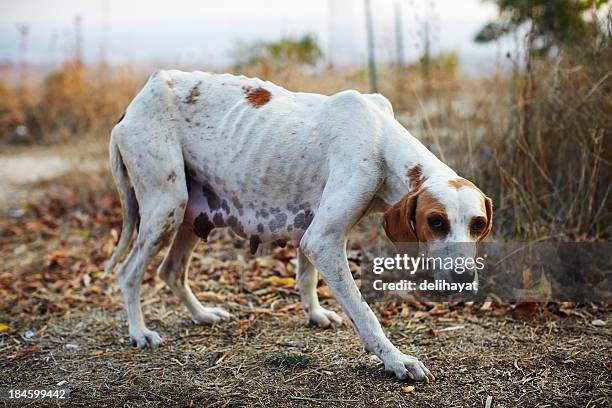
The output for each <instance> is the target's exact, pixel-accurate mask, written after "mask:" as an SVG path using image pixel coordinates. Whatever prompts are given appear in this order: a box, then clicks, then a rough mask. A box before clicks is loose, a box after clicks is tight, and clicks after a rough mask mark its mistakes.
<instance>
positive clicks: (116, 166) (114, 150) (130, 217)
mask: <svg viewBox="0 0 612 408" xmlns="http://www.w3.org/2000/svg"><path fill="white" fill-rule="evenodd" d="M109 153H110V164H111V173H112V175H113V179H114V180H115V184H116V186H117V191H118V192H119V200H120V201H121V212H122V215H123V226H122V228H121V237H120V238H119V243H118V244H117V247H116V248H115V251H114V252H113V255H112V256H111V258H110V260H109V261H108V262H107V263H106V266H105V268H104V276H106V275H108V274H109V273H110V272H112V270H113V269H114V267H115V265H116V264H117V262H119V260H120V259H121V258H122V257H123V255H125V253H126V251H127V250H128V248H129V245H130V242H131V241H132V235H133V234H134V227H136V224H137V223H138V222H139V220H138V218H139V217H138V201H136V194H135V193H134V189H133V188H132V187H131V186H130V177H129V175H128V173H127V169H126V168H125V164H124V163H123V158H122V157H121V152H120V151H119V146H117V143H116V142H115V140H114V138H113V136H112V135H111V140H110V144H109Z"/></svg>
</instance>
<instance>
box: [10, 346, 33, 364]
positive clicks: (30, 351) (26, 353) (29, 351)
mask: <svg viewBox="0 0 612 408" xmlns="http://www.w3.org/2000/svg"><path fill="white" fill-rule="evenodd" d="M39 351H40V349H39V348H38V347H32V348H29V349H27V350H25V351H22V352H21V353H19V354H16V355H14V356H13V357H11V358H10V359H9V360H10V361H17V360H21V359H22V358H26V357H28V356H30V355H32V354H34V353H38V352H39Z"/></svg>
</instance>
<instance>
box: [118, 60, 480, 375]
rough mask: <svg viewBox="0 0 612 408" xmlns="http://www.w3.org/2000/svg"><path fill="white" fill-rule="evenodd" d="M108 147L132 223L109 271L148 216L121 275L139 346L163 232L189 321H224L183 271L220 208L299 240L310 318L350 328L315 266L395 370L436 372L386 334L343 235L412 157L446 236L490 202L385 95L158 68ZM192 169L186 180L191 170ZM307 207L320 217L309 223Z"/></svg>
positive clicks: (271, 236)
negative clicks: (465, 183)
mask: <svg viewBox="0 0 612 408" xmlns="http://www.w3.org/2000/svg"><path fill="white" fill-rule="evenodd" d="M260 88H261V89H264V90H265V91H267V92H269V93H270V96H271V99H270V100H269V101H268V102H266V103H264V104H262V105H261V106H257V107H255V106H252V105H251V104H250V103H249V102H248V100H247V98H246V96H247V95H248V94H249V92H252V91H253V90H254V89H260ZM110 151H111V162H112V165H113V174H114V176H115V179H116V181H117V184H118V187H119V190H120V196H121V199H122V204H123V208H124V217H127V218H128V219H126V220H124V230H123V233H122V240H121V242H120V243H119V245H118V249H117V251H116V253H115V254H114V255H113V258H112V259H111V261H110V262H109V265H108V269H109V270H110V269H111V268H112V267H113V265H114V263H115V262H116V261H117V259H118V258H119V257H121V256H122V255H123V254H124V253H125V252H126V250H127V247H128V245H129V240H130V237H131V233H132V230H133V227H134V224H135V220H134V214H135V213H136V211H135V209H134V207H135V205H136V203H137V205H138V207H139V213H140V217H141V222H140V230H139V233H138V235H137V238H136V243H135V246H134V248H133V249H132V251H131V252H130V253H129V255H128V256H127V257H126V259H125V261H124V262H123V264H122V265H121V267H120V270H119V278H120V282H121V285H122V288H123V292H124V296H125V302H126V308H127V312H128V321H129V327H130V335H131V337H132V339H133V341H134V342H135V343H136V344H137V345H138V346H147V345H149V346H152V347H156V346H158V345H159V344H160V343H161V341H162V340H161V338H160V337H159V336H158V335H157V334H156V333H155V332H152V331H150V330H148V329H147V328H146V327H145V324H144V319H143V316H142V311H141V308H140V299H139V288H140V282H141V278H142V274H143V272H144V270H145V269H146V265H147V264H148V263H149V261H150V260H151V258H152V257H153V256H154V255H155V253H156V252H157V251H158V250H159V249H160V247H161V246H162V244H163V241H161V237H162V236H163V235H164V234H166V235H168V236H169V237H170V240H169V241H168V242H169V243H170V242H171V243H172V245H171V248H170V250H169V252H168V254H167V255H166V258H165V259H164V261H163V263H162V265H161V266H160V269H159V273H160V275H161V277H162V278H163V279H164V280H165V281H166V282H168V285H169V286H170V287H171V288H172V290H173V291H174V293H176V295H177V296H178V297H179V298H181V299H182V301H183V302H184V303H185V304H186V306H187V308H188V309H189V310H190V312H191V314H192V318H193V320H194V321H195V322H197V323H215V322H218V321H220V320H223V319H226V318H228V317H229V314H227V312H225V311H224V310H222V309H219V308H205V307H203V306H202V305H200V303H199V302H198V301H197V300H196V298H195V296H194V295H193V293H192V292H191V289H190V288H189V284H188V281H187V268H188V263H189V256H190V254H191V251H192V249H193V248H194V246H195V245H196V243H197V242H198V237H196V236H195V235H194V234H193V231H194V230H196V229H197V228H196V227H195V223H197V217H198V215H201V214H207V216H208V215H210V217H209V218H211V217H212V216H213V215H218V216H219V217H225V218H224V220H225V222H229V220H230V218H231V216H234V217H235V220H234V221H233V222H234V225H233V226H232V229H233V230H234V231H236V232H238V233H239V234H241V235H243V236H245V237H247V238H249V237H250V238H252V237H254V236H257V237H258V238H259V239H261V241H262V242H265V241H272V240H277V239H291V240H292V241H293V242H294V244H295V245H297V246H299V250H298V278H297V286H298V288H299V289H300V291H301V296H302V302H303V304H304V309H305V310H306V312H307V313H308V316H309V319H310V321H311V323H313V324H315V325H319V326H323V327H327V326H330V325H333V324H339V323H341V319H340V317H339V316H338V315H337V314H336V313H334V312H332V311H329V310H325V309H324V308H322V307H321V306H320V304H319V301H318V298H317V293H316V285H317V270H318V271H320V272H321V274H322V276H323V278H324V279H325V281H326V282H327V284H328V285H329V287H330V288H331V290H332V292H333V294H334V296H335V297H336V299H337V301H338V303H339V304H340V306H341V307H342V309H343V310H344V312H345V313H346V315H347V316H348V317H349V320H350V321H351V323H352V325H353V326H354V328H355V330H356V332H357V334H358V335H359V336H360V338H361V340H362V342H363V344H364V346H365V348H366V349H367V350H369V351H371V352H373V353H375V354H376V355H377V356H378V357H380V358H381V360H382V361H383V362H384V364H385V367H386V368H387V369H388V370H390V371H392V372H394V373H395V374H396V375H397V377H398V378H401V379H404V378H408V377H410V378H413V379H415V380H425V381H429V380H432V379H433V376H432V375H431V373H430V372H429V370H427V368H425V366H424V365H423V364H422V363H421V362H420V361H418V360H417V359H416V358H414V357H411V356H407V355H405V354H403V353H402V352H401V351H399V350H398V349H397V348H396V347H395V346H394V345H393V344H392V343H391V342H390V341H389V340H388V339H387V337H386V336H385V334H384V332H383V330H382V328H381V326H380V324H379V322H378V320H377V319H376V317H375V315H374V313H373V312H372V310H371V309H370V307H369V306H368V305H367V303H366V302H365V301H363V300H362V297H361V295H360V293H359V290H358V288H357V286H356V284H355V282H354V281H353V279H352V277H351V274H350V272H349V267H348V263H347V259H346V250H345V247H346V239H347V235H348V233H349V231H350V230H351V228H352V227H353V226H354V225H355V224H356V223H357V222H358V221H359V220H360V219H361V218H362V217H363V216H365V215H366V213H367V212H368V211H381V210H384V209H385V208H387V207H389V206H391V205H393V204H394V203H395V202H397V201H398V200H399V199H400V198H401V197H402V196H404V195H405V194H406V193H407V192H408V191H410V190H411V189H412V188H414V186H413V185H411V182H410V180H409V178H408V176H407V171H408V170H409V169H410V168H412V167H414V166H416V165H420V166H421V167H422V172H423V176H425V177H427V183H428V185H429V188H430V190H431V191H432V192H433V193H434V194H435V195H436V196H437V197H439V199H440V200H441V201H442V202H443V203H444V204H445V205H446V206H447V208H448V209H449V217H450V218H452V221H453V233H452V238H451V239H453V240H461V239H466V238H467V236H466V235H465V234H464V233H462V232H461V231H463V229H465V228H464V227H465V225H466V222H469V217H470V216H472V215H473V214H476V212H478V211H480V208H481V205H480V203H476V201H477V200H476V198H475V197H473V196H472V193H471V192H469V191H467V190H468V189H461V190H459V191H457V190H454V189H451V188H450V187H449V186H448V180H452V179H455V178H457V177H458V176H457V175H456V173H455V172H453V171H452V170H451V169H450V168H448V167H447V166H446V165H445V164H443V163H442V162H440V161H439V160H438V159H437V158H436V157H435V156H434V155H433V154H432V153H431V152H429V151H428V150H427V149H426V148H425V147H424V146H423V145H422V144H421V143H420V142H419V141H418V140H417V139H415V138H414V137H412V136H411V135H410V134H409V133H408V132H407V131H406V130H405V129H404V128H403V127H402V126H401V125H400V124H399V123H398V122H397V121H396V120H395V119H394V117H393V110H392V107H391V104H390V103H389V101H388V100H387V99H386V98H384V97H383V96H381V95H364V94H360V93H358V92H356V91H344V92H340V93H338V94H335V95H332V96H323V95H316V94H307V93H294V92H289V91H287V90H286V89H284V88H281V87H278V86H276V85H274V84H272V83H269V82H264V81H261V80H259V79H248V78H245V77H237V76H232V75H213V74H208V73H203V72H193V73H184V72H180V71H159V72H157V73H155V74H154V75H153V76H152V77H151V78H150V80H149V81H148V82H147V84H146V85H145V87H144V89H143V90H142V91H141V92H140V93H139V94H138V95H137V96H136V98H135V99H134V101H133V102H132V103H131V104H130V106H129V107H128V109H127V112H126V115H125V118H124V119H123V120H122V121H121V122H120V123H119V124H118V125H117V126H116V127H115V128H114V129H113V133H112V138H111V142H110ZM123 165H125V168H124V167H123ZM186 166H187V167H188V168H189V169H191V173H192V174H191V175H186V174H185V171H184V169H185V167H186ZM126 170H127V172H126ZM128 179H129V182H128ZM187 184H189V186H188V187H186V185H187ZM130 185H132V186H133V187H134V192H133V193H132V192H131V191H130V190H129V186H130ZM202 186H207V188H208V189H209V190H212V191H214V192H215V194H216V196H217V198H218V199H219V200H218V201H217V203H218V202H221V201H225V209H223V210H222V209H218V210H215V211H216V212H215V211H213V210H212V207H215V206H216V205H215V203H214V202H211V199H210V198H209V199H207V198H206V193H202V191H203V190H202ZM464 190H466V191H464ZM212 201H214V200H212ZM298 205H301V206H302V207H303V208H301V209H299V208H298V207H297V206H298ZM185 207H186V210H185ZM306 208H308V209H309V210H310V211H312V213H314V218H312V220H309V221H311V222H310V223H309V225H306V226H303V227H301V226H302V223H301V221H300V220H301V219H302V218H307V217H305V216H306V215H308V214H309V213H308V212H307V211H306ZM262 210H263V211H264V212H263V213H262ZM474 211H476V212H474ZM270 212H273V214H269V213H270ZM262 214H264V215H265V214H268V217H264V215H262ZM303 216H304V217H303ZM270 217H272V218H270ZM236 222H237V223H239V224H240V225H239V227H237V226H236ZM260 224H261V225H260ZM456 225H457V226H456ZM457 228H458V229H457ZM455 230H456V232H455ZM460 230H461V231H460ZM126 234H127V235H128V236H127V238H125V237H124V236H125V235H126Z"/></svg>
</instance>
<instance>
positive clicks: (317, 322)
mask: <svg viewBox="0 0 612 408" xmlns="http://www.w3.org/2000/svg"><path fill="white" fill-rule="evenodd" d="M341 324H342V318H341V317H340V316H338V314H337V313H336V312H333V311H331V310H327V309H324V308H322V307H320V308H317V309H315V310H312V311H311V312H310V313H309V314H308V325H309V326H311V327H314V326H316V327H322V328H327V327H331V326H340V325H341Z"/></svg>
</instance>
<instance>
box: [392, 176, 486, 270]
mask: <svg viewBox="0 0 612 408" xmlns="http://www.w3.org/2000/svg"><path fill="white" fill-rule="evenodd" d="M492 223H493V202H492V200H491V199H490V198H489V197H487V196H486V195H484V194H483V193H482V191H480V190H479V189H478V188H477V187H476V186H474V184H472V183H471V182H470V181H468V180H466V179H463V178H456V179H451V180H448V179H442V178H439V179H438V178H431V179H427V180H425V181H424V182H423V183H422V184H421V185H419V186H418V187H417V188H416V189H414V190H413V191H411V192H409V193H408V194H406V195H405V196H404V197H403V198H402V199H401V200H400V201H399V202H398V203H396V204H395V205H394V206H392V207H391V208H390V209H388V210H387V211H386V212H385V214H384V215H383V227H384V229H385V233H386V234H387V237H389V239H390V240H391V241H392V242H393V243H394V244H396V246H397V245H398V244H401V243H418V244H419V254H421V253H424V254H426V255H427V256H428V257H436V258H438V257H439V258H442V259H444V258H446V257H452V258H455V259H457V258H459V257H462V258H474V257H475V256H476V248H477V244H478V243H479V242H480V241H482V240H483V239H484V238H485V237H486V236H487V234H488V233H489V231H491V226H492ZM451 272H452V271H451V270H445V269H443V268H438V269H437V270H434V276H435V277H436V279H445V280H447V281H453V280H455V281H456V280H458V278H457V276H456V275H454V274H451ZM473 279H474V275H473V273H466V274H465V275H463V276H462V279H461V280H462V281H471V280H473Z"/></svg>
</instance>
